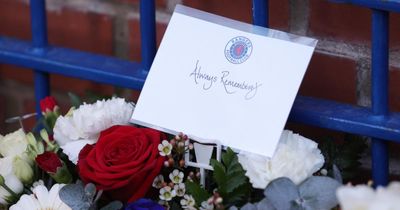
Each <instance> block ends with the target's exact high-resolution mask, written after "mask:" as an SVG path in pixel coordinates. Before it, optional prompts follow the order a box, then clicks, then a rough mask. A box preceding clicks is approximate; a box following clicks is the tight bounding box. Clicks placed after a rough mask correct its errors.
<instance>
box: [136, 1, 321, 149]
mask: <svg viewBox="0 0 400 210" xmlns="http://www.w3.org/2000/svg"><path fill="white" fill-rule="evenodd" d="M316 43H317V41H316V40H315V39H311V38H307V37H300V36H296V35H292V34H287V33H285V32H280V31H276V30H272V29H267V28H262V27H258V26H253V25H251V24H247V23H242V22H238V21H234V20H231V19H227V18H224V17H220V16H217V15H213V14H210V13H206V12H202V11H199V10H196V9H192V8H188V7H185V6H181V5H178V6H177V7H176V9H175V12H174V14H173V15H172V18H171V20H170V22H169V25H168V28H167V30H166V32H165V35H164V38H163V40H162V42H161V45H160V47H159V49H158V52H157V55H156V57H155V59H154V62H153V65H152V67H151V69H150V72H149V74H148V76H147V79H146V82H145V84H144V87H143V90H142V92H141V94H140V97H139V100H138V103H137V105H136V108H135V111H134V113H133V116H132V120H131V121H132V122H133V123H136V124H140V125H143V126H147V127H153V128H156V129H159V130H163V131H166V132H172V133H177V132H183V133H185V134H187V135H189V136H190V137H197V138H199V139H203V140H206V139H214V140H219V141H220V142H221V143H222V145H224V146H229V147H232V148H233V149H237V150H243V151H248V152H253V153H257V154H261V155H264V156H271V155H272V154H273V152H274V150H275V147H276V145H277V143H278V141H279V137H280V135H281V133H282V130H283V127H284V125H285V123H286V120H287V117H288V115H289V112H290V109H291V107H292V105H293V101H294V99H295V96H296V94H297V91H298V89H299V86H300V83H301V81H302V79H303V76H304V73H305V71H306V69H307V66H308V63H309V61H310V59H311V56H312V53H313V51H314V48H315V46H316Z"/></svg>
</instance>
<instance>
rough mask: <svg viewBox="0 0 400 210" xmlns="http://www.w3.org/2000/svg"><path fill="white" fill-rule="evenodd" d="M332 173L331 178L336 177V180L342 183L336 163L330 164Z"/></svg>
mask: <svg viewBox="0 0 400 210" xmlns="http://www.w3.org/2000/svg"><path fill="white" fill-rule="evenodd" d="M332 175H333V178H334V179H336V181H338V182H339V183H342V184H343V178H342V174H341V173H340V170H339V168H338V167H337V166H336V164H333V165H332Z"/></svg>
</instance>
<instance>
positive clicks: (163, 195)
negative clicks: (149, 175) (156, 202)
mask: <svg viewBox="0 0 400 210" xmlns="http://www.w3.org/2000/svg"><path fill="white" fill-rule="evenodd" d="M175 196H176V192H175V190H172V189H171V187H170V186H165V187H163V188H161V189H160V199H161V200H164V201H170V200H172V198H173V197H175Z"/></svg>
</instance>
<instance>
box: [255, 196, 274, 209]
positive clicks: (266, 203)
mask: <svg viewBox="0 0 400 210" xmlns="http://www.w3.org/2000/svg"><path fill="white" fill-rule="evenodd" d="M257 209H259V210H277V209H276V208H275V207H274V206H273V205H272V203H271V201H269V200H268V199H267V198H264V199H262V200H261V201H260V202H258V203H257Z"/></svg>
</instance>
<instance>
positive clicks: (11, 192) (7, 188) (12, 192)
mask: <svg viewBox="0 0 400 210" xmlns="http://www.w3.org/2000/svg"><path fill="white" fill-rule="evenodd" d="M0 186H2V187H3V188H4V189H5V190H7V192H9V193H10V194H11V196H13V197H15V198H18V195H17V194H16V193H15V192H14V191H13V190H12V189H10V188H9V187H8V186H7V185H6V183H3V184H1V185H0Z"/></svg>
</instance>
